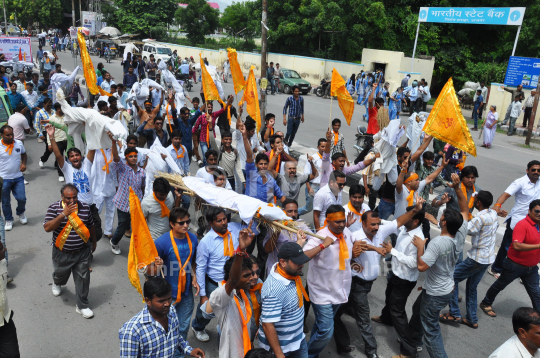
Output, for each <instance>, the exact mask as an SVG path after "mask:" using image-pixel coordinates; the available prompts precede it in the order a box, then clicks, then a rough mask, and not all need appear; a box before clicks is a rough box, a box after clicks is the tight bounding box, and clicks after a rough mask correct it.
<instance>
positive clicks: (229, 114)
mask: <svg viewBox="0 0 540 358" xmlns="http://www.w3.org/2000/svg"><path fill="white" fill-rule="evenodd" d="M227 119H228V120H229V125H231V106H229V107H227Z"/></svg>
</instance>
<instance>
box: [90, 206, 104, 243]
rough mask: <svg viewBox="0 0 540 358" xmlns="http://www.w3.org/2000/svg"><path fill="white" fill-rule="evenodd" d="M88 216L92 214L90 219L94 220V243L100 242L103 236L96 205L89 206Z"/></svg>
mask: <svg viewBox="0 0 540 358" xmlns="http://www.w3.org/2000/svg"><path fill="white" fill-rule="evenodd" d="M90 214H92V219H94V228H95V230H96V241H99V240H101V237H102V236H103V229H102V227H101V217H100V216H99V211H98V208H97V206H96V204H92V205H90Z"/></svg>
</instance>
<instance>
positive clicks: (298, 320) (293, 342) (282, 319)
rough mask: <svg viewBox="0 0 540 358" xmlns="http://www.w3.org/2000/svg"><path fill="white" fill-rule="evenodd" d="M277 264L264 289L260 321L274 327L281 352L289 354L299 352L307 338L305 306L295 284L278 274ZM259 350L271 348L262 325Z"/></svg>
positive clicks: (271, 271)
mask: <svg viewBox="0 0 540 358" xmlns="http://www.w3.org/2000/svg"><path fill="white" fill-rule="evenodd" d="M276 265H277V263H276V264H275V265H274V266H273V267H272V270H270V275H269V276H268V278H267V279H266V281H265V282H264V284H263V287H262V291H261V299H262V309H261V322H262V323H273V324H274V327H275V329H276V333H277V337H278V340H279V344H280V346H281V350H282V351H283V353H284V354H287V353H289V352H294V351H297V350H298V349H299V348H300V344H301V343H302V341H303V340H304V338H305V335H304V306H302V307H299V304H298V294H297V293H296V284H295V282H294V281H291V280H287V279H286V278H285V277H283V276H281V275H280V274H279V273H277V272H276V271H275V270H276ZM259 347H260V348H264V349H265V350H267V351H269V350H270V349H271V348H270V343H269V342H268V340H267V339H266V335H265V334H264V330H263V328H262V324H261V326H260V328H259Z"/></svg>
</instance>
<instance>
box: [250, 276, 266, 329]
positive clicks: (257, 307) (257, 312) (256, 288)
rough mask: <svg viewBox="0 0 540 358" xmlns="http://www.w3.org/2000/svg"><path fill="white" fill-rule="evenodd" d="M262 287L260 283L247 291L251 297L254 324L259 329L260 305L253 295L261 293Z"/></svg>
mask: <svg viewBox="0 0 540 358" xmlns="http://www.w3.org/2000/svg"><path fill="white" fill-rule="evenodd" d="M262 286H263V284H262V282H259V283H258V284H256V285H255V286H253V287H251V288H250V289H249V296H250V297H251V304H252V305H253V314H254V315H255V324H256V325H257V327H259V318H261V305H260V304H259V301H257V295H256V294H255V292H257V291H259V292H261V289H262Z"/></svg>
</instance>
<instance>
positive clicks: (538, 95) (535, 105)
mask: <svg viewBox="0 0 540 358" xmlns="http://www.w3.org/2000/svg"><path fill="white" fill-rule="evenodd" d="M539 99H540V83H539V84H538V86H537V87H536V94H535V95H534V102H533V108H532V111H531V118H530V119H529V128H528V130H527V138H526V139H525V144H526V145H529V143H530V142H531V135H532V132H533V128H534V119H535V117H536V109H537V108H538V100H539Z"/></svg>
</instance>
